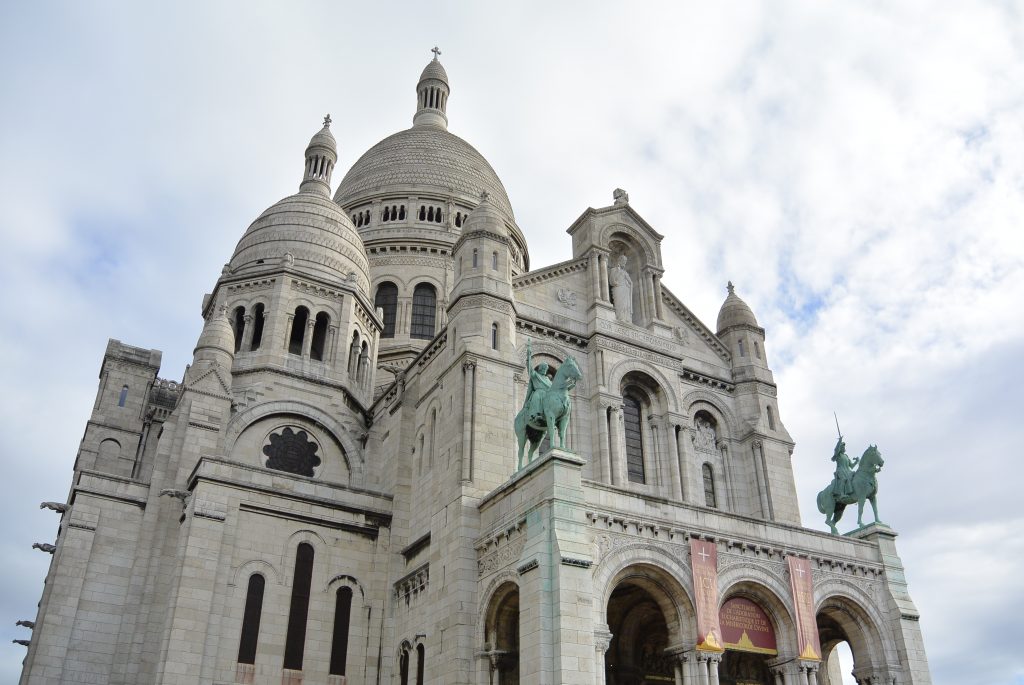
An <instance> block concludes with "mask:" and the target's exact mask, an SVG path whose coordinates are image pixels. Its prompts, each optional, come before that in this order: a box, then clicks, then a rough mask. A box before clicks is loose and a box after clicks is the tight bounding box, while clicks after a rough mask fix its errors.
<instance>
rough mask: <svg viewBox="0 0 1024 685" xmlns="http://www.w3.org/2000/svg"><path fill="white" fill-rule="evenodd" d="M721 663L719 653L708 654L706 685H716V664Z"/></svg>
mask: <svg viewBox="0 0 1024 685" xmlns="http://www.w3.org/2000/svg"><path fill="white" fill-rule="evenodd" d="M721 661H722V655H721V654H720V653H713V654H708V685H719V684H718V664H719V663H720V662H721Z"/></svg>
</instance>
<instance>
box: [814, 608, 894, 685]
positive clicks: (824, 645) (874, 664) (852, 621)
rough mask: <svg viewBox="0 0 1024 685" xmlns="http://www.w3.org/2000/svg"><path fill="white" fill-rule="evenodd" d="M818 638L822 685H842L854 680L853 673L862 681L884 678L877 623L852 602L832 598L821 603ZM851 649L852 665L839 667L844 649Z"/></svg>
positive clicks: (884, 659)
mask: <svg viewBox="0 0 1024 685" xmlns="http://www.w3.org/2000/svg"><path fill="white" fill-rule="evenodd" d="M816 619H817V623H818V638H819V639H820V641H821V656H822V667H821V669H820V670H819V671H818V680H819V682H820V683H821V685H843V682H844V680H845V681H850V680H851V677H852V676H851V673H850V670H852V671H853V673H856V674H858V677H860V678H865V679H866V678H868V677H876V678H880V677H881V676H882V673H883V671H884V670H885V669H884V664H885V663H886V658H885V654H884V647H883V646H882V641H881V639H880V637H879V633H878V630H877V628H876V627H875V622H874V621H872V620H871V618H870V617H869V615H868V613H867V612H866V611H864V609H863V608H862V607H861V606H859V605H858V604H857V603H856V602H854V601H853V600H851V599H849V598H846V597H837V596H832V597H829V598H828V599H826V600H825V601H824V602H822V604H821V606H820V607H819V608H818V613H817V617H816ZM844 643H845V646H846V647H848V648H849V652H850V654H851V655H852V657H853V664H852V669H850V670H847V669H849V668H850V664H849V663H847V664H846V668H840V662H839V653H840V652H841V651H843V650H842V648H841V646H842V645H843V644H844Z"/></svg>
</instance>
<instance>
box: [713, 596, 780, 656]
mask: <svg viewBox="0 0 1024 685" xmlns="http://www.w3.org/2000/svg"><path fill="white" fill-rule="evenodd" d="M718 620H719V622H720V623H721V626H722V645H723V646H724V647H728V648H729V649H735V650H738V651H740V652H753V653H755V654H773V655H774V654H778V653H779V651H778V647H777V645H776V643H775V629H774V628H772V622H771V619H769V618H768V614H766V613H765V611H764V609H762V608H761V607H759V606H758V605H757V604H756V603H754V602H752V601H750V600H749V599H747V598H746V597H733V598H732V599H727V600H726V601H725V602H724V603H723V604H722V610H721V611H720V612H719V614H718Z"/></svg>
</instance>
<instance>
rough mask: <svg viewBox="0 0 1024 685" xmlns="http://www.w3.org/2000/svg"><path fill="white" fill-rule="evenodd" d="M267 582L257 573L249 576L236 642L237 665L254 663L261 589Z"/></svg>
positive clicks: (261, 606)
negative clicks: (238, 635)
mask: <svg viewBox="0 0 1024 685" xmlns="http://www.w3.org/2000/svg"><path fill="white" fill-rule="evenodd" d="M266 584H267V581H266V579H264V578H263V576H262V575H260V574H259V573H254V574H252V575H251V576H249V589H248V590H246V592H245V611H244V613H243V614H242V636H241V638H239V640H238V663H240V664H254V663H256V644H257V643H258V642H259V637H260V616H261V615H262V614H263V589H264V587H265V586H266Z"/></svg>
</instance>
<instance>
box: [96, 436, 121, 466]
mask: <svg viewBox="0 0 1024 685" xmlns="http://www.w3.org/2000/svg"><path fill="white" fill-rule="evenodd" d="M99 452H100V458H101V459H103V460H104V461H107V463H109V460H111V459H117V458H118V457H120V456H121V443H119V442H118V441H117V440H114V439H113V438H107V439H106V440H103V441H102V442H100V450H99Z"/></svg>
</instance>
